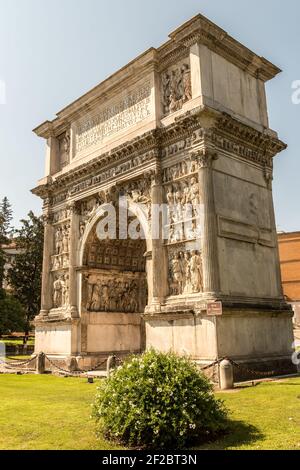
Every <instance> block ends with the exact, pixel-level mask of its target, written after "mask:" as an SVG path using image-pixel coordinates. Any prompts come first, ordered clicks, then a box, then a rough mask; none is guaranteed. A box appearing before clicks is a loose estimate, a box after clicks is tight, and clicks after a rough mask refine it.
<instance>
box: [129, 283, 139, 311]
mask: <svg viewBox="0 0 300 470" xmlns="http://www.w3.org/2000/svg"><path fill="white" fill-rule="evenodd" d="M129 301H130V312H131V313H136V312H137V311H138V287H137V285H136V283H135V282H134V281H132V283H131V285H130V295H129Z"/></svg>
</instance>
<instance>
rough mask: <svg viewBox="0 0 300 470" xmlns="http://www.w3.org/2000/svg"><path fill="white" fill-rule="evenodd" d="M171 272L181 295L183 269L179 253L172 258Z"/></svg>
mask: <svg viewBox="0 0 300 470" xmlns="http://www.w3.org/2000/svg"><path fill="white" fill-rule="evenodd" d="M172 274H173V279H174V281H175V282H176V284H177V286H178V294H179V295H181V294H182V293H183V271H182V263H181V257H180V253H176V255H175V257H174V258H173V259H172Z"/></svg>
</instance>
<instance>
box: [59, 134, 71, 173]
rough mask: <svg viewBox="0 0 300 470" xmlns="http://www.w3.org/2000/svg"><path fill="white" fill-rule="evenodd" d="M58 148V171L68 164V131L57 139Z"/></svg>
mask: <svg viewBox="0 0 300 470" xmlns="http://www.w3.org/2000/svg"><path fill="white" fill-rule="evenodd" d="M58 147H59V163H60V169H62V168H64V167H65V166H67V165H68V164H69V163H70V131H66V132H64V134H62V135H60V136H59V137H58Z"/></svg>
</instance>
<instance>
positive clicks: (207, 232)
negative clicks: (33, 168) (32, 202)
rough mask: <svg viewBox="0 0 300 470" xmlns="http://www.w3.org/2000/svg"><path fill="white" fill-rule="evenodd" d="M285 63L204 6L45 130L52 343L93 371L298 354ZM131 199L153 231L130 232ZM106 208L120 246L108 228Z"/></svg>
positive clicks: (54, 350) (41, 341)
mask: <svg viewBox="0 0 300 470" xmlns="http://www.w3.org/2000/svg"><path fill="white" fill-rule="evenodd" d="M279 72H280V70H279V69H278V68H277V67H276V66H274V65H273V64H271V63H270V62H268V61H267V60H266V59H263V58H260V57H258V56H257V55H255V54H254V53H252V52H251V51H249V50H248V49H247V48H245V47H244V46H243V45H241V44H240V43H238V42H237V41H235V40H234V39H233V38H231V37H230V36H229V35H228V34H227V33H225V32H224V31H223V30H221V29H220V28H219V27H218V26H216V25H214V24H213V23H211V22H210V21H209V20H207V19H206V18H204V17H202V16H201V15H199V16H197V17H195V18H193V19H192V20H190V21H189V22H188V23H186V24H184V25H183V26H181V27H180V28H178V29H177V30H176V31H174V32H173V33H172V34H171V35H170V40H169V41H168V42H167V43H165V44H163V45H162V46H161V47H160V48H159V49H150V50H149V51H147V52H146V53H145V54H143V55H141V56H140V57H139V58H137V59H136V60H135V61H133V62H132V63H130V64H129V65H128V66H126V67H124V68H123V69H121V70H120V71H118V72H116V74H114V75H113V76H112V77H110V78H109V79H108V80H106V81H104V82H103V83H101V84H100V85H99V86H97V87H96V88H94V89H93V90H91V91H90V92H89V93H87V94H86V95H84V96H83V97H82V98H80V99H79V100H77V101H75V102H74V103H73V104H71V105H70V106H68V107H67V108H65V109H64V110H62V111H61V112H60V113H58V115H57V118H56V119H55V120H54V121H52V122H49V121H47V122H45V123H44V124H42V125H41V126H39V127H38V128H37V129H36V130H35V132H36V134H37V135H38V136H40V137H43V138H44V139H46V143H47V152H46V174H45V177H44V178H43V179H42V180H41V181H40V182H39V184H38V186H37V188H35V190H34V191H33V192H34V193H35V194H37V195H38V196H40V197H41V198H42V199H43V201H44V216H45V246H44V265H43V291H42V306H41V312H40V314H39V315H38V317H37V319H36V335H37V343H36V344H37V345H36V350H37V352H39V351H42V350H43V351H44V352H47V353H48V354H52V355H54V356H55V355H59V356H60V357H66V358H68V357H69V358H70V357H73V356H74V357H76V358H77V360H78V361H79V363H80V364H81V365H82V366H84V367H89V366H91V365H92V364H94V363H95V362H96V361H97V358H99V357H103V355H104V356H105V354H108V353H111V352H116V353H119V354H127V353H128V352H130V351H135V352H136V351H141V350H143V349H144V348H145V347H150V346H154V347H156V348H158V349H161V350H169V349H173V350H175V351H177V352H179V353H180V354H189V355H191V356H192V357H193V358H194V359H196V360H198V361H209V360H214V359H215V358H216V357H217V356H218V357H221V356H224V355H229V356H231V357H233V358H235V359H237V360H245V361H251V360H252V359H255V360H259V359H266V358H270V357H271V358H273V359H274V360H277V359H278V361H279V362H280V361H281V359H283V360H285V361H286V360H287V358H288V357H289V356H290V355H291V345H292V329H291V325H292V323H291V316H292V315H291V313H290V311H289V309H288V306H287V305H286V304H285V301H284V298H283V293H282V288H281V279H280V271H279V261H278V247H277V238H276V226H275V219H274V208H273V197H272V179H273V158H274V156H275V155H276V154H277V153H279V152H281V151H282V150H284V149H285V144H284V143H282V142H281V141H280V140H279V139H278V137H277V134H276V133H275V132H274V131H272V130H271V129H269V124H268V114H267V104H266V97H265V82H266V81H268V80H270V79H272V78H273V77H275V76H276V75H277V74H278V73H279ZM120 198H121V199H122V201H123V202H122V203H120V201H121V199H120ZM124 201H125V202H124ZM122 204H126V205H127V206H128V211H129V212H130V217H129V223H128V227H129V226H131V229H132V228H133V229H134V230H135V231H137V230H138V229H139V230H140V234H141V236H140V239H139V237H137V238H136V239H131V240H128V239H127V238H126V236H125V237H124V233H123V232H122V230H123V229H122V230H121V229H120V227H121V226H122V220H121V219H120V217H121V216H120V214H121V212H122V207H123V206H122ZM161 204H167V205H168V207H167V209H166V211H165V212H162V214H161V216H160V217H161V218H160V219H159V220H160V222H159V224H158V226H159V227H158V228H159V230H158V234H159V236H157V237H154V236H153V233H154V232H153V230H154V228H153V227H154V225H155V224H154V220H155V215H156V208H155V207H157V206H155V205H161ZM103 207H106V208H108V207H110V208H113V210H115V211H116V213H117V215H118V223H117V224H116V226H115V227H113V231H115V233H116V234H117V236H116V238H117V239H116V240H110V241H107V240H102V241H99V239H98V238H97V233H98V232H97V230H98V228H99V223H100V224H101V223H103V224H104V217H105V216H104V215H103V210H102V209H101V208H103ZM101 210H102V212H101ZM107 210H108V211H109V210H110V209H107ZM134 224H135V225H134ZM97 227H98V228H97ZM128 230H129V228H128ZM125 231H127V228H126V230H125ZM150 234H152V236H150ZM143 236H145V238H146V239H144V238H143ZM216 300H218V301H222V302H223V308H224V316H223V317H221V318H218V319H217V320H215V319H212V318H210V317H208V316H207V302H209V301H216ZM276 358H277V359H276Z"/></svg>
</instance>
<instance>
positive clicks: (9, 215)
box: [0, 197, 14, 243]
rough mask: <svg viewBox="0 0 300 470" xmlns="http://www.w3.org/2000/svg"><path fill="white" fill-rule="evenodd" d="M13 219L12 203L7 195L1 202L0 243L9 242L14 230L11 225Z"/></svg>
mask: <svg viewBox="0 0 300 470" xmlns="http://www.w3.org/2000/svg"><path fill="white" fill-rule="evenodd" d="M12 219H13V211H12V208H11V204H10V202H9V200H8V199H7V197H4V198H3V199H2V202H1V204H0V243H7V242H8V241H9V238H10V236H11V235H12V234H13V232H14V230H13V228H12V225H11V222H12Z"/></svg>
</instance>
